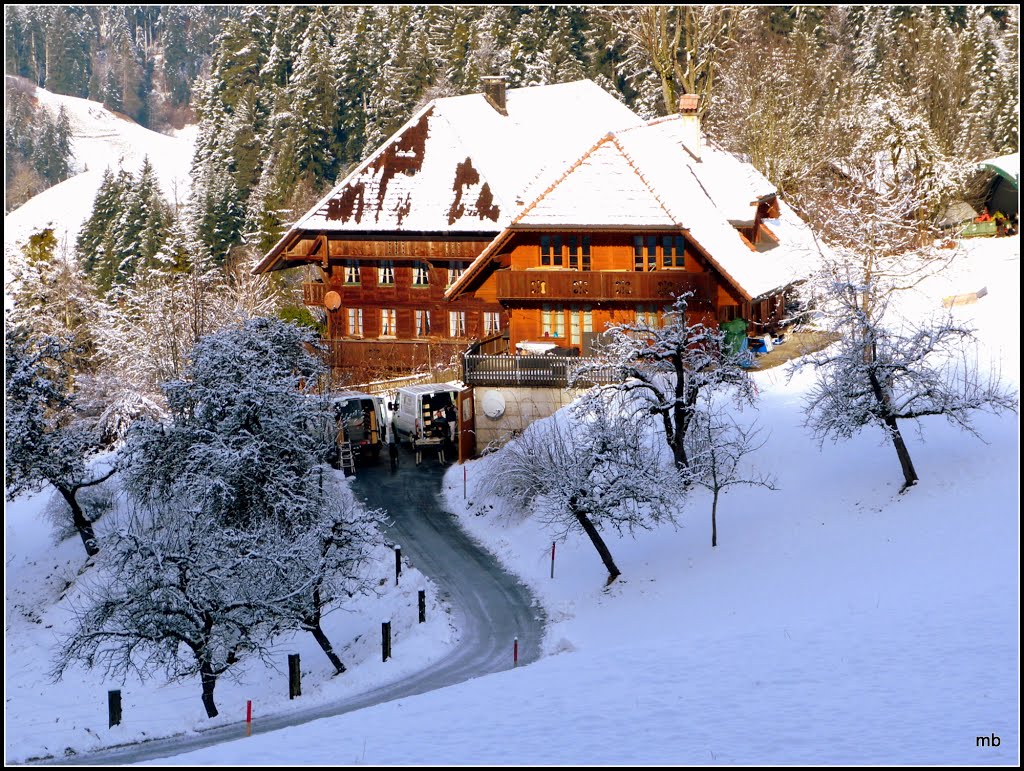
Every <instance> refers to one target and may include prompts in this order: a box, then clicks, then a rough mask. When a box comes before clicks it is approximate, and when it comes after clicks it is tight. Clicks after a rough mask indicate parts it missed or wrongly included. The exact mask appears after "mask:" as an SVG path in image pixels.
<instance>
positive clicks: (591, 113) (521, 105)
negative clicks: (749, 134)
mask: <svg viewBox="0 0 1024 771" xmlns="http://www.w3.org/2000/svg"><path fill="white" fill-rule="evenodd" d="M505 110H506V112H507V115H504V114H502V113H501V112H499V111H498V110H496V109H495V108H494V107H493V106H492V105H491V104H490V103H489V102H488V101H487V100H486V98H485V97H484V95H483V94H468V95H465V96H454V97H448V98H445V99H436V100H434V101H432V102H430V103H429V104H428V105H427V106H425V107H424V108H423V109H421V110H420V111H419V112H418V113H416V114H415V115H414V116H413V117H412V118H411V119H410V120H409V122H408V123H406V124H405V125H404V126H403V127H402V128H401V129H399V130H398V131H397V132H396V133H395V134H394V135H393V136H392V137H391V138H390V139H388V140H387V141H386V142H385V143H384V144H383V145H382V146H381V147H380V148H379V149H378V150H377V151H376V152H375V153H373V155H371V156H370V157H369V158H367V159H366V160H365V161H364V162H363V163H362V164H360V166H359V167H358V168H357V169H356V170H355V171H353V172H352V173H351V174H349V175H348V177H346V178H345V179H344V180H343V181H342V182H341V183H340V184H339V185H337V186H336V187H335V188H334V190H332V191H331V192H330V194H328V195H327V196H326V197H325V198H324V199H323V200H322V201H321V202H320V203H319V204H318V205H317V206H315V207H314V208H313V209H312V210H311V211H310V212H309V213H307V214H306V215H305V216H304V217H302V218H301V219H300V220H299V221H298V222H296V223H295V225H294V228H293V229H302V230H316V231H326V232H335V231H345V230H358V231H376V230H380V231H389V232H395V231H397V232H401V231H408V232H480V231H485V232H486V231H489V232H497V231H500V230H501V229H502V228H504V227H505V226H506V225H507V224H508V222H509V221H510V220H511V218H512V216H513V215H514V214H515V212H516V211H518V210H519V208H520V207H521V206H522V203H520V202H519V199H518V198H517V196H518V194H519V193H520V191H521V190H522V189H523V187H524V186H525V185H526V184H527V183H528V182H529V181H530V180H531V179H532V178H533V177H534V176H536V175H537V174H539V173H540V172H541V171H543V170H544V169H546V168H548V167H551V166H563V165H565V164H567V163H569V162H570V161H571V160H573V159H574V158H578V157H579V155H580V154H581V153H582V152H583V151H584V150H586V149H587V148H588V147H590V146H591V145H592V144H593V143H594V142H595V141H596V140H597V139H598V137H600V136H601V134H603V133H604V132H606V131H608V130H609V129H612V128H622V127H624V126H633V125H640V124H641V123H642V121H641V119H640V118H639V117H637V116H636V115H635V114H634V113H633V112H631V111H630V110H629V109H628V108H627V107H625V106H624V105H623V104H622V103H620V102H619V101H618V100H616V99H615V98H614V97H613V96H611V95H610V94H608V93H607V92H606V91H604V90H603V89H602V88H601V87H600V86H598V85H597V84H595V83H594V82H593V81H589V80H581V81H577V82H574V83H561V84H557V85H552V86H537V87H532V88H518V89H511V90H509V91H508V93H507V96H506V105H505Z"/></svg>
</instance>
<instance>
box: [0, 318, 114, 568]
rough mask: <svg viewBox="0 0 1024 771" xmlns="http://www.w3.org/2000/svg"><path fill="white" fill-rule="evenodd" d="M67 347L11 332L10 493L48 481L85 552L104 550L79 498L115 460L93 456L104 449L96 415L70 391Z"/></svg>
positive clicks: (6, 458) (7, 348) (10, 497)
mask: <svg viewBox="0 0 1024 771" xmlns="http://www.w3.org/2000/svg"><path fill="white" fill-rule="evenodd" d="M66 352H67V347H66V346H65V345H63V344H62V343H60V342H59V341H58V340H56V339H55V338H53V337H48V336H42V337H35V338H33V337H31V336H30V332H29V330H27V329H25V328H19V329H15V330H12V331H9V332H8V336H7V340H6V342H5V360H4V375H5V378H4V386H5V388H4V395H5V399H6V405H5V407H6V425H5V432H4V434H5V436H4V450H5V452H4V469H5V471H6V480H5V481H6V484H7V489H6V494H7V499H8V500H13V499H14V498H15V497H17V496H18V495H21V494H22V493H25V492H36V491H38V490H40V489H41V488H42V487H43V486H45V485H46V484H47V483H48V484H50V485H52V486H53V488H54V489H55V490H56V491H57V492H58V493H59V494H60V496H61V497H62V498H63V499H64V501H65V502H66V503H67V505H68V507H69V509H70V511H71V519H72V522H73V523H74V526H75V529H76V530H77V531H78V533H79V535H80V536H81V537H82V543H83V544H84V546H85V551H86V553H87V554H88V555H89V556H90V557H92V556H94V555H95V554H97V553H98V552H99V550H100V546H99V541H98V539H97V538H96V533H95V531H94V529H93V525H92V521H91V520H90V519H89V517H88V516H87V515H86V513H85V511H84V510H83V508H82V505H81V503H80V502H79V500H78V494H79V492H80V491H81V490H84V489H86V488H89V487H92V486H94V485H98V484H100V483H101V482H103V481H105V480H107V479H109V478H110V477H111V476H112V475H113V474H114V473H115V471H116V470H117V469H116V466H115V465H110V466H109V467H105V468H103V469H94V468H92V467H91V464H90V462H89V460H90V457H91V456H93V455H95V454H96V453H97V452H99V451H100V450H101V449H102V443H101V437H100V432H99V431H98V430H97V428H96V424H95V421H92V420H89V419H87V418H85V417H83V416H82V415H81V414H80V413H79V412H78V410H77V409H76V404H75V398H74V396H73V395H72V394H71V393H69V390H70V386H71V383H72V376H71V372H70V370H69V367H68V364H67V361H66V360H65V356H66Z"/></svg>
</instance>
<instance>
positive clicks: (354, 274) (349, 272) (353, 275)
mask: <svg viewBox="0 0 1024 771" xmlns="http://www.w3.org/2000/svg"><path fill="white" fill-rule="evenodd" d="M345 283H346V284H358V283H359V263H358V262H356V261H355V260H345Z"/></svg>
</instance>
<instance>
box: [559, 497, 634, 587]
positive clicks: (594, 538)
mask: <svg viewBox="0 0 1024 771" xmlns="http://www.w3.org/2000/svg"><path fill="white" fill-rule="evenodd" d="M569 510H570V511H571V512H572V514H573V516H575V517H576V521H577V522H579V523H580V526H581V527H582V528H583V530H584V532H586V534H587V535H589V536H590V541H591V543H593V544H594V548H595V549H597V553H598V554H600V555H601V561H602V562H603V563H604V566H605V567H606V568H608V583H609V584H610V583H611V582H612V581H614V580H615V579H616V578H618V577H619V576H620V575H622V573H621V572H620V571H619V568H618V567H617V566H616V564H615V560H613V559H612V553H611V552H610V551H608V547H607V546H606V545H605V542H604V539H603V538H602V537H601V534H600V533H599V532H597V528H596V527H594V523H593V522H591V521H590V518H589V517H587V515H586V513H585V512H582V511H577V510H576V507H575V505H574V502H570V504H569Z"/></svg>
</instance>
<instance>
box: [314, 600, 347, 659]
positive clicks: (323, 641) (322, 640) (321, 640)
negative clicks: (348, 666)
mask: <svg viewBox="0 0 1024 771" xmlns="http://www.w3.org/2000/svg"><path fill="white" fill-rule="evenodd" d="M313 604H314V605H315V606H316V610H315V611H314V612H313V615H312V616H311V617H310V618H307V619H304V621H305V623H306V625H307V626H308V627H309V631H310V632H311V633H312V635H313V639H314V640H316V641H317V643H318V644H319V645H320V648H321V649H322V650H323V652H324V653H325V654H326V655H327V658H328V659H330V661H331V664H332V665H333V666H334V673H335V674H336V675H340V674H341V673H342V672H344V671H345V665H344V664H343V663H342V661H341V658H340V657H339V656H338V654H337V653H335V652H334V646H333V645H331V641H330V639H328V637H327V635H326V634H325V633H324V630H323V627H322V626H320V607H321V604H320V590H319V589H314V590H313Z"/></svg>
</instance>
